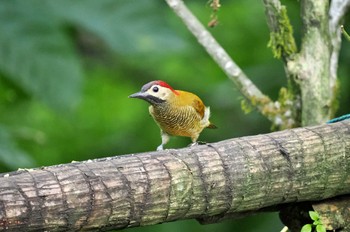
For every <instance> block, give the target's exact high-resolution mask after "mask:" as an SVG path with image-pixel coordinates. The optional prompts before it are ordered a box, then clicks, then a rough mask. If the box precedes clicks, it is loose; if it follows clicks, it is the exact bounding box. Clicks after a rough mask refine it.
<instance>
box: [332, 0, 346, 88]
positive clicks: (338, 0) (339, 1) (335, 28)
mask: <svg viewBox="0 0 350 232" xmlns="http://www.w3.org/2000/svg"><path fill="white" fill-rule="evenodd" d="M349 7H350V0H332V1H331V2H330V9H329V34H330V37H331V43H332V47H333V50H332V54H331V59H330V77H331V79H330V87H331V89H334V88H335V87H336V80H337V70H338V58H339V51H340V47H341V27H340V26H341V24H342V22H341V21H342V19H343V17H344V15H345V13H346V12H347V10H348V8H349Z"/></svg>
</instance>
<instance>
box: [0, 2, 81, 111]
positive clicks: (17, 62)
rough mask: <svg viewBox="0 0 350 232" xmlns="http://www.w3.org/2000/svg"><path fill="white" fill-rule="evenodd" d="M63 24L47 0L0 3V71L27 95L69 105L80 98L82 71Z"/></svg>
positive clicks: (52, 103)
mask: <svg viewBox="0 0 350 232" xmlns="http://www.w3.org/2000/svg"><path fill="white" fill-rule="evenodd" d="M63 26H64V24H63V21H60V20H59V18H57V17H56V16H55V15H54V14H53V13H52V11H51V10H50V8H49V7H48V6H47V3H46V1H44V2H43V1H38V0H31V1H18V0H17V1H16V0H13V1H2V2H1V4H0V31H1V34H0V71H1V72H2V73H3V74H5V75H4V76H5V77H6V78H8V79H9V80H11V81H12V82H13V83H14V84H15V85H17V86H18V87H20V88H21V89H23V90H24V92H26V93H28V94H29V95H30V96H34V97H35V98H38V99H39V100H41V101H43V102H45V103H47V104H48V105H49V106H51V107H55V108H59V109H62V108H63V109H69V108H73V107H74V106H75V105H76V104H77V103H78V102H79V98H80V94H81V85H82V71H81V67H80V63H79V59H78V58H77V56H76V54H75V50H74V47H73V45H72V44H71V41H70V39H69V37H68V36H67V33H66V32H65V31H64V27H63Z"/></svg>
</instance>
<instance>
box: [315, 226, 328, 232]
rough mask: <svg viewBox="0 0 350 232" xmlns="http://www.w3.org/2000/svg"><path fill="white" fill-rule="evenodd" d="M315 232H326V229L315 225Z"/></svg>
mask: <svg viewBox="0 0 350 232" xmlns="http://www.w3.org/2000/svg"><path fill="white" fill-rule="evenodd" d="M316 231H317V232H326V228H325V227H324V226H323V225H317V226H316Z"/></svg>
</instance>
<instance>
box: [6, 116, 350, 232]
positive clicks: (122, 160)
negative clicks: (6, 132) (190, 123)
mask: <svg viewBox="0 0 350 232" xmlns="http://www.w3.org/2000/svg"><path fill="white" fill-rule="evenodd" d="M349 167H350V121H344V122H339V123H334V124H329V125H321V126H317V127H306V128H297V129H293V130H285V131H281V132H275V133H270V134H265V135H257V136H249V137H241V138H235V139H229V140H226V141H221V142H218V143H212V144H206V145H199V146H193V147H188V148H184V149H178V150H174V149H171V150H165V151H159V152H147V153H141V154H132V155H125V156H117V157H112V158H105V159H98V160H89V161H85V162H75V163H70V164H65V165H58V166H51V167H43V168H39V169H31V170H20V171H17V172H12V173H4V174H1V175H0V230H1V229H3V230H4V229H6V230H7V231H39V230H47V231H71V230H109V229H121V228H125V227H135V226H144V225H151V224H157V223H162V222H167V221H174V220H180V219H189V218H196V219H198V220H200V221H201V222H203V223H211V222H217V221H219V220H223V219H226V218H235V217H241V216H245V215H247V214H251V213H256V212H258V211H264V210H271V209H275V210H276V209H277V206H278V205H281V204H282V205H284V204H287V203H292V202H302V201H315V200H322V199H326V198H330V197H334V196H337V195H342V194H349V193H350V172H349Z"/></svg>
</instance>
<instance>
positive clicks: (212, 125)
mask: <svg viewBox="0 0 350 232" xmlns="http://www.w3.org/2000/svg"><path fill="white" fill-rule="evenodd" d="M207 128H209V129H217V128H218V127H217V126H215V125H214V124H213V123H210V124H209V126H207Z"/></svg>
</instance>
